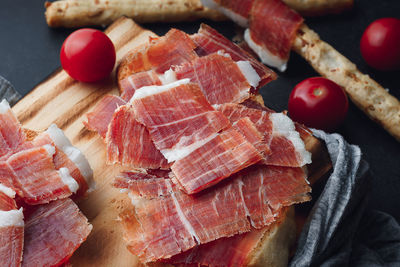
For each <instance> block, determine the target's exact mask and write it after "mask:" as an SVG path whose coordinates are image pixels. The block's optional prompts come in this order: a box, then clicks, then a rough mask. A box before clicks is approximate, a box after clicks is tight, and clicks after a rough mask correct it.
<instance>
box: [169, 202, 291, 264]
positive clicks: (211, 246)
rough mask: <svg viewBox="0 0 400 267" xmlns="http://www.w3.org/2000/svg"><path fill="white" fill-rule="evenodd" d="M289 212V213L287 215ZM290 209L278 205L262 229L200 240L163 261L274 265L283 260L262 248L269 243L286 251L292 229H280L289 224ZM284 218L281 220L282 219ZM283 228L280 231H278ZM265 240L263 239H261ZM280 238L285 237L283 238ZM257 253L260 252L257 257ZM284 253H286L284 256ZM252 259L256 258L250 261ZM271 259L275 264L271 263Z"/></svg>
mask: <svg viewBox="0 0 400 267" xmlns="http://www.w3.org/2000/svg"><path fill="white" fill-rule="evenodd" d="M288 213H290V215H288ZM288 217H292V212H290V211H289V212H288V209H287V208H284V209H281V212H280V214H279V216H278V217H277V218H276V221H275V222H274V223H273V224H271V225H268V226H266V227H264V228H262V229H252V230H251V231H250V232H248V233H244V234H239V235H235V236H232V237H223V238H220V239H217V240H215V241H212V242H210V243H207V244H201V245H199V246H197V247H194V248H193V249H190V250H188V251H186V252H183V253H181V254H178V255H176V256H173V257H172V258H170V259H168V260H166V261H165V262H167V263H169V264H173V265H174V266H213V267H226V266H231V267H233V266H234V267H244V266H264V265H265V266H275V265H276V264H277V265H280V264H283V263H282V262H281V261H279V260H278V259H279V258H280V257H278V259H276V260H273V259H272V258H274V257H275V255H274V256H272V258H271V259H266V258H265V256H266V255H268V254H264V253H265V251H264V250H265V249H267V250H268V247H270V246H274V245H276V246H278V248H281V249H282V250H281V251H279V250H277V251H279V253H282V254H287V253H288V249H289V248H288V247H285V246H288V244H285V243H286V242H287V243H292V242H293V241H294V240H293V239H294V236H293V235H292V233H291V234H290V235H292V236H289V234H286V233H284V231H285V230H284V229H285V228H287V227H290V226H292V225H293V223H294V222H293V221H292V219H291V218H288ZM282 220H284V221H282ZM282 230H283V231H282ZM266 238H267V239H268V242H267V243H266V242H265V239H266ZM282 238H283V239H284V240H285V241H283V240H282ZM259 253H262V254H263V256H261V257H260V255H259ZM286 257H287V256H286ZM254 259H258V260H257V262H254ZM274 263H275V264H274Z"/></svg>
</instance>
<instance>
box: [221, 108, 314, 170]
mask: <svg viewBox="0 0 400 267" xmlns="http://www.w3.org/2000/svg"><path fill="white" fill-rule="evenodd" d="M214 107H215V108H216V109H217V110H220V111H221V112H222V113H223V114H224V115H225V116H226V117H227V118H228V119H229V120H230V121H231V122H236V121H238V120H239V119H241V118H244V117H248V118H249V119H250V120H251V121H252V122H253V123H254V125H255V126H256V128H257V130H258V131H259V132H260V133H264V141H265V142H266V143H267V144H269V150H270V153H269V154H268V156H266V157H265V160H264V161H263V163H265V164H267V165H275V166H286V167H301V166H304V165H305V164H308V163H311V153H310V152H308V151H307V150H306V148H305V145H304V142H303V141H302V139H301V138H300V134H299V133H298V132H297V131H296V127H295V124H294V123H293V121H292V120H291V119H290V118H289V117H288V116H286V115H285V114H283V113H275V112H270V110H268V109H266V110H261V109H253V108H248V107H246V106H244V105H238V104H223V105H214Z"/></svg>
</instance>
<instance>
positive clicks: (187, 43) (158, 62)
mask: <svg viewBox="0 0 400 267" xmlns="http://www.w3.org/2000/svg"><path fill="white" fill-rule="evenodd" d="M195 47H196V45H195V44H194V42H193V41H192V40H191V39H190V37H189V35H187V34H186V33H184V32H182V31H180V30H177V29H171V30H170V31H169V32H167V34H166V35H165V36H163V37H160V38H155V39H152V40H151V42H150V43H149V44H148V45H147V46H145V47H143V48H142V49H141V50H139V51H134V52H133V53H131V54H130V55H129V56H128V57H126V59H125V62H123V63H122V66H123V68H122V69H120V73H119V79H120V80H122V79H124V78H126V77H127V76H129V75H131V74H133V73H137V72H142V71H147V70H155V71H156V72H157V73H160V74H162V73H164V72H165V71H167V70H168V69H170V68H171V67H172V66H175V65H180V64H182V63H184V62H189V61H192V60H193V59H195V58H196V57H197V55H196V53H195V52H194V49H195ZM122 71H123V73H121V72H122ZM121 93H122V92H121Z"/></svg>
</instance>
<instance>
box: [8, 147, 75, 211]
mask: <svg viewBox="0 0 400 267" xmlns="http://www.w3.org/2000/svg"><path fill="white" fill-rule="evenodd" d="M54 153H55V148H54V147H53V146H51V145H45V146H43V147H36V148H32V149H27V150H23V151H20V152H18V153H15V154H13V155H12V156H11V157H9V158H8V160H7V161H6V162H2V163H1V164H0V168H1V169H2V170H1V171H0V172H2V173H5V174H7V175H6V176H5V177H4V176H3V177H0V181H1V182H2V183H3V184H5V185H6V186H8V187H11V188H12V189H13V190H15V191H16V193H17V194H18V195H19V196H20V197H21V198H22V199H23V200H24V201H25V203H27V204H29V205H36V204H43V203H49V202H50V201H52V200H56V199H61V198H66V197H69V196H70V195H71V194H72V193H75V192H76V191H77V190H78V188H79V185H78V183H77V182H76V181H75V180H74V179H73V178H72V177H71V176H70V174H69V171H68V169H67V168H60V169H59V170H56V169H55V166H54V163H53V155H54ZM3 181H5V182H3ZM10 181H11V183H10Z"/></svg>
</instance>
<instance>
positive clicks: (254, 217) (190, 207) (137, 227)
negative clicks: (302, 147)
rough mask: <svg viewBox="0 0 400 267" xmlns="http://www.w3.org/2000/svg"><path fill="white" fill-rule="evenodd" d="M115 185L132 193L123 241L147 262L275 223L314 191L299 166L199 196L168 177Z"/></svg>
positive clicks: (250, 175) (240, 176) (252, 175)
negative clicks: (282, 213) (181, 189)
mask: <svg viewBox="0 0 400 267" xmlns="http://www.w3.org/2000/svg"><path fill="white" fill-rule="evenodd" d="M114 186H116V187H118V188H123V189H129V196H130V197H131V198H132V203H133V205H134V206H135V210H134V211H132V212H128V213H125V214H122V216H121V218H122V221H123V225H124V228H125V239H126V240H127V241H128V247H129V249H130V250H131V251H132V252H133V254H135V255H137V256H138V257H139V258H140V259H141V260H142V261H143V262H149V261H155V260H159V259H168V258H170V257H172V256H174V255H177V254H179V253H181V252H184V251H186V250H188V249H190V248H193V247H195V246H196V245H197V244H205V243H208V242H211V241H214V240H216V239H219V238H222V237H230V236H233V235H235V234H239V233H244V232H248V231H250V230H251V229H253V228H256V229H260V228H262V227H264V226H266V225H269V224H271V223H272V222H274V220H275V217H276V216H277V215H278V214H279V213H280V209H281V207H283V206H289V205H292V204H294V203H299V202H304V201H307V200H309V199H310V196H309V195H308V193H309V192H310V190H311V188H310V187H309V186H308V184H307V180H306V176H305V173H304V171H303V170H302V169H301V168H285V167H273V166H265V165H261V166H257V165H255V166H251V167H249V168H247V169H245V170H243V171H241V172H239V173H237V174H235V175H233V176H232V177H231V179H228V180H226V181H224V182H223V183H220V184H219V185H218V186H216V187H215V188H213V189H212V190H211V189H209V190H205V191H203V192H201V193H199V194H196V195H187V194H185V193H183V192H182V191H180V190H179V188H178V187H177V186H176V185H175V184H174V183H173V182H172V181H171V180H170V179H165V178H153V177H151V178H149V179H136V178H132V179H131V178H130V177H129V174H127V173H125V174H124V175H123V176H120V177H118V178H117V179H116V181H115V183H114ZM135 218H136V219H137V220H138V221H135Z"/></svg>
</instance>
